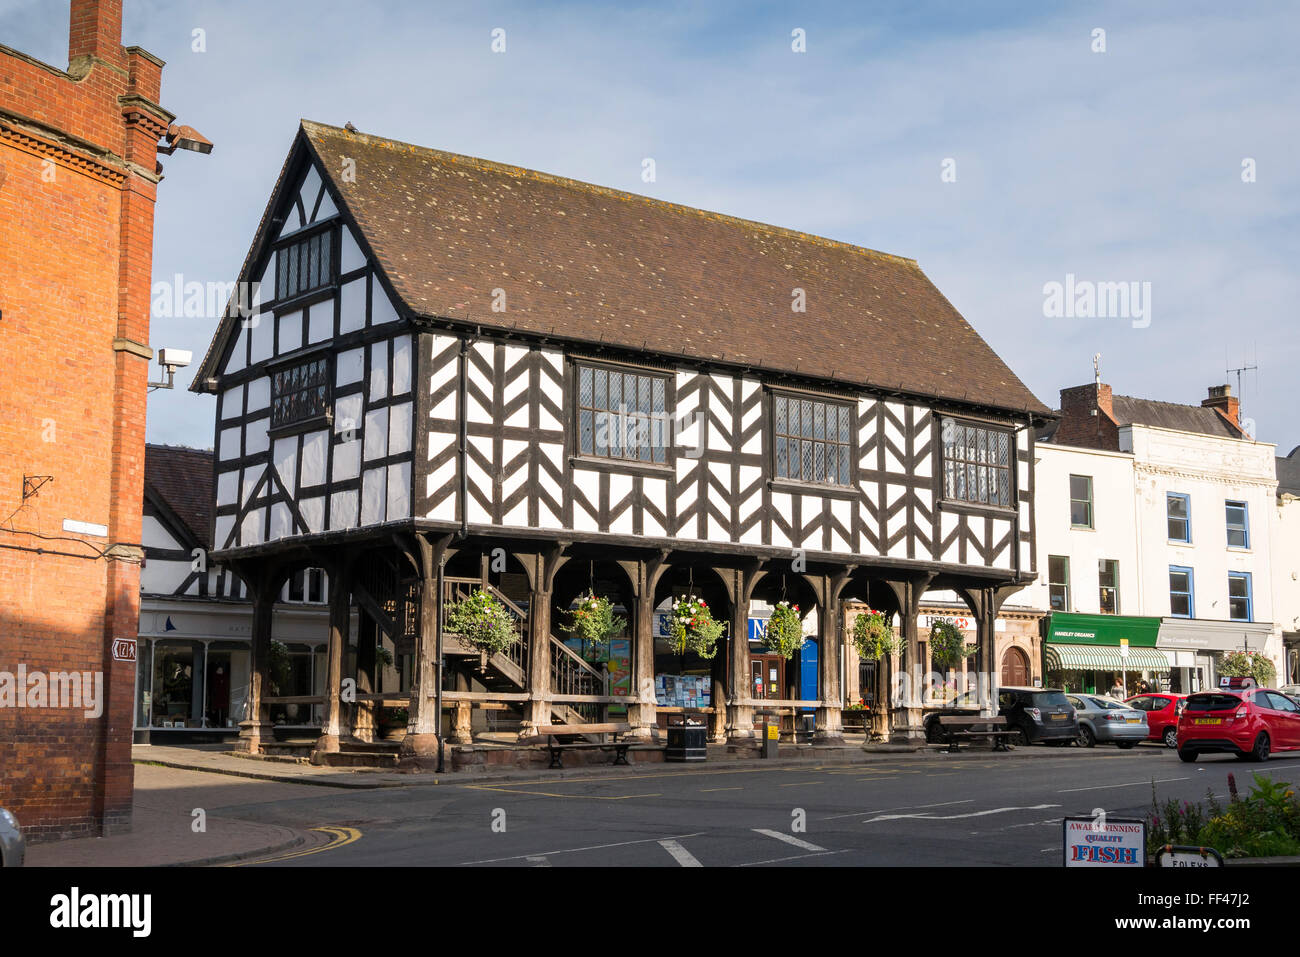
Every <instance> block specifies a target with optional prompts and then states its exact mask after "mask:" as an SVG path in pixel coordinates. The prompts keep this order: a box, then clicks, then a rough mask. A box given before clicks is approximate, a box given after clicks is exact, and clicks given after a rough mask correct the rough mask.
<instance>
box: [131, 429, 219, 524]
mask: <svg viewBox="0 0 1300 957" xmlns="http://www.w3.org/2000/svg"><path fill="white" fill-rule="evenodd" d="M144 484H145V488H146V489H147V490H151V491H152V492H153V493H154V494H155V495H157V496H158V497H159V498H160V499H161V500H162V501H163V503H164V504H165V505H166V506H167V507H168V508H170V509H171V510H172V512H174V513H175V514H176V517H177V518H179V519H180V520H181V521H182V522H184V523H185V527H186V528H187V529H188V530H189V532H190V534H191V535H193V536H194V539H195V541H197V542H198V543H199V544H200V545H201V546H203V547H204V548H211V547H212V502H213V494H212V453H211V452H209V451H206V450H204V449H189V448H183V447H181V446H175V445H146V446H145V449H144Z"/></svg>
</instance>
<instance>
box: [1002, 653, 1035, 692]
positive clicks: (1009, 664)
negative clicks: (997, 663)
mask: <svg viewBox="0 0 1300 957" xmlns="http://www.w3.org/2000/svg"><path fill="white" fill-rule="evenodd" d="M1002 684H1003V685H1004V686H1010V687H1017V688H1023V687H1026V686H1028V684H1029V656H1028V655H1026V654H1025V653H1024V652H1023V651H1021V650H1020V649H1019V648H1008V649H1007V650H1006V653H1005V654H1004V655H1003V656H1002Z"/></svg>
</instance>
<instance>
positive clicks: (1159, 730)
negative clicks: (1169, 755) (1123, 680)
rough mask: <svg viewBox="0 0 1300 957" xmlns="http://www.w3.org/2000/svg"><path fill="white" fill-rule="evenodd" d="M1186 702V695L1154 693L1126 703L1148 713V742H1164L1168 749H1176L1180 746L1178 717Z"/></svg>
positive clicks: (1131, 699) (1138, 696) (1135, 696)
mask: <svg viewBox="0 0 1300 957" xmlns="http://www.w3.org/2000/svg"><path fill="white" fill-rule="evenodd" d="M1186 700H1187V696H1186V695H1181V694H1167V693H1165V692H1153V693H1151V694H1140V695H1134V696H1133V697H1132V698H1129V699H1127V700H1126V701H1125V702H1124V703H1125V704H1126V705H1128V706H1129V707H1130V708H1135V709H1137V710H1138V711H1143V712H1146V716H1147V740H1148V741H1163V742H1164V744H1165V747H1166V748H1174V747H1177V746H1178V739H1177V735H1178V715H1179V714H1180V713H1181V711H1182V708H1183V703H1184V702H1185V701H1186Z"/></svg>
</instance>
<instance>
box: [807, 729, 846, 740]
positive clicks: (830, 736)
mask: <svg viewBox="0 0 1300 957" xmlns="http://www.w3.org/2000/svg"><path fill="white" fill-rule="evenodd" d="M812 739H813V743H814V744H843V743H844V732H843V730H842V729H833V730H832V729H829V728H828V729H826V730H824V731H821V730H818V731H814V732H813V737H812Z"/></svg>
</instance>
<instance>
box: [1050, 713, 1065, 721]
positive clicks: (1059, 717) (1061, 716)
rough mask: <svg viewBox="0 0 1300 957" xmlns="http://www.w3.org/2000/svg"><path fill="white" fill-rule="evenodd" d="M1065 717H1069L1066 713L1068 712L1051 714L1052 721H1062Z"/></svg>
mask: <svg viewBox="0 0 1300 957" xmlns="http://www.w3.org/2000/svg"><path fill="white" fill-rule="evenodd" d="M1067 718H1069V715H1068V714H1054V715H1052V720H1053V721H1064V720H1066V719H1067Z"/></svg>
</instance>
